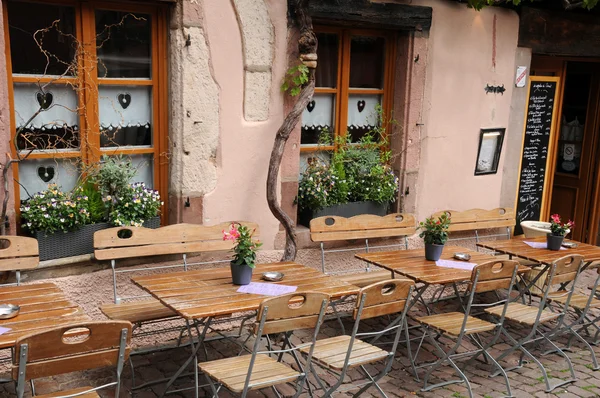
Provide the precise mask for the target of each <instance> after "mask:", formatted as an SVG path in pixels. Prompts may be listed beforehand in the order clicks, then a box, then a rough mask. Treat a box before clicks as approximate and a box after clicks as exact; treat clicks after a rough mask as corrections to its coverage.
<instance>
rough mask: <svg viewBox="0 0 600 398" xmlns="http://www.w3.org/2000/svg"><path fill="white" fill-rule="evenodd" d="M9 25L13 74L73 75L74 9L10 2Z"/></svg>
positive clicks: (74, 46) (75, 45)
mask: <svg viewBox="0 0 600 398" xmlns="http://www.w3.org/2000/svg"><path fill="white" fill-rule="evenodd" d="M32 10H34V11H33V12H32ZM8 25H9V34H10V56H11V61H12V72H13V73H17V74H37V75H41V74H44V75H62V74H64V73H65V72H68V74H73V73H72V72H73V71H72V69H74V66H75V63H74V62H73V60H74V57H75V53H76V48H77V44H76V41H75V39H74V38H73V36H74V35H75V10H74V9H73V7H65V6H56V5H48V4H38V3H36V4H32V3H21V2H9V3H8ZM36 40H37V43H36ZM38 43H39V45H38ZM40 47H41V48H40ZM44 52H47V54H48V55H49V57H48V58H46V56H45V55H44ZM69 67H71V70H69Z"/></svg>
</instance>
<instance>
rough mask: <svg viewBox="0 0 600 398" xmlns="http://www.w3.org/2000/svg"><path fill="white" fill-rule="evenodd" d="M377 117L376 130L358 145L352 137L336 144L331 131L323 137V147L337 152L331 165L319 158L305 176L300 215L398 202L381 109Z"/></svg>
mask: <svg viewBox="0 0 600 398" xmlns="http://www.w3.org/2000/svg"><path fill="white" fill-rule="evenodd" d="M376 117H377V121H376V123H375V127H374V128H373V129H371V131H369V132H367V133H366V134H365V135H363V136H362V137H361V138H360V139H359V141H358V142H356V143H353V142H352V141H351V138H350V137H349V134H347V135H346V137H336V138H335V139H334V140H332V139H331V134H330V133H329V131H327V130H324V131H323V132H322V133H321V135H320V136H319V144H323V145H327V146H330V145H331V144H332V143H333V145H334V146H335V148H336V149H335V150H334V151H330V156H331V160H330V162H329V164H327V163H325V162H324V161H321V160H319V159H318V158H317V159H315V160H313V161H312V162H309V165H308V167H307V168H306V170H305V171H304V172H303V173H302V176H301V177H300V184H299V188H298V197H297V200H296V203H297V204H298V207H299V209H300V211H302V210H305V209H309V210H319V209H322V208H323V207H326V206H332V205H335V204H341V203H348V202H361V201H375V202H378V203H390V202H393V201H395V200H396V197H397V194H398V188H399V185H398V184H399V181H398V177H397V176H396V175H395V174H394V171H393V169H392V166H391V160H392V153H391V151H390V150H389V149H388V145H387V142H385V141H383V140H384V137H385V136H386V135H385V130H384V129H385V127H384V126H385V123H383V112H382V110H381V108H378V109H377V110H376Z"/></svg>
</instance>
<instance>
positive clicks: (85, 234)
mask: <svg viewBox="0 0 600 398" xmlns="http://www.w3.org/2000/svg"><path fill="white" fill-rule="evenodd" d="M111 227H112V226H111V225H110V224H108V223H104V222H103V223H98V224H90V225H84V226H83V227H81V228H80V229H78V230H77V231H70V232H55V233H53V234H46V233H45V232H36V233H34V234H33V237H34V238H36V239H37V241H38V246H39V250H40V261H45V260H54V259H56V258H64V257H73V256H81V255H83V254H90V253H93V252H94V232H96V231H100V230H103V229H107V228H111ZM144 227H146V228H152V229H156V228H158V227H160V217H153V218H151V219H149V220H146V221H144Z"/></svg>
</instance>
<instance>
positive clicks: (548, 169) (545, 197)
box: [515, 76, 562, 235]
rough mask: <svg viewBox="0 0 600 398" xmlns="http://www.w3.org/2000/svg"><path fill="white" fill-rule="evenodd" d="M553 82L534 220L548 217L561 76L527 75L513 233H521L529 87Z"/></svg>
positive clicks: (529, 97)
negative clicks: (520, 202) (536, 211)
mask: <svg viewBox="0 0 600 398" xmlns="http://www.w3.org/2000/svg"><path fill="white" fill-rule="evenodd" d="M540 82H541V83H555V84H556V88H555V90H554V97H553V99H552V100H553V107H552V118H551V122H550V134H549V137H548V149H547V153H546V164H545V167H544V176H543V177H544V183H543V185H542V192H541V194H540V196H541V197H540V202H541V203H540V212H539V214H540V216H539V218H538V219H537V220H534V221H542V220H543V221H545V219H546V218H548V212H549V202H550V198H551V196H552V183H553V180H554V167H553V166H554V163H553V162H554V152H555V151H556V145H557V142H556V141H557V138H558V137H557V133H556V126H557V121H558V116H559V113H560V112H559V110H560V101H559V100H560V98H561V92H562V91H561V90H562V87H561V78H560V77H558V76H556V77H555V76H529V79H528V81H527V97H526V99H527V100H526V104H525V117H524V123H523V136H522V141H521V151H520V154H521V155H520V157H519V168H518V173H519V179H518V183H517V189H516V200H515V217H516V218H517V225H516V230H515V235H517V234H520V233H522V230H521V228H520V226H519V225H518V223H519V218H518V213H519V197H520V193H521V177H522V174H523V157H524V156H523V155H524V153H523V151H524V149H525V142H526V140H527V138H528V137H527V132H528V129H527V121H528V118H529V108H530V99H531V94H532V93H531V88H532V86H533V84H534V83H540Z"/></svg>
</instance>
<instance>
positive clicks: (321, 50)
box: [301, 27, 395, 157]
mask: <svg viewBox="0 0 600 398" xmlns="http://www.w3.org/2000/svg"><path fill="white" fill-rule="evenodd" d="M315 30H316V32H317V38H318V40H319V46H318V64H317V70H316V76H315V77H316V88H315V94H314V96H313V98H312V100H311V101H310V103H309V104H308V106H307V107H306V109H305V110H304V112H303V114H302V133H301V151H302V152H303V155H304V156H303V157H306V156H307V155H309V154H307V153H306V152H313V151H316V150H319V149H328V150H331V149H333V146H327V145H325V146H323V145H322V142H321V143H320V141H319V137H320V135H321V133H322V132H323V131H327V132H329V133H330V134H331V135H332V136H334V137H347V136H348V135H349V136H350V138H351V141H352V142H357V141H359V140H360V138H361V137H362V136H364V135H365V134H366V133H368V132H370V131H372V130H373V129H374V128H375V127H376V126H377V125H378V123H379V122H380V117H379V115H378V111H377V109H378V108H379V107H381V110H382V111H383V115H384V117H386V116H389V115H390V111H391V107H392V86H393V73H394V58H395V52H394V48H395V35H394V33H393V32H386V31H376V30H358V29H342V28H333V27H317V28H316V29H315ZM375 138H377V139H379V140H380V141H382V142H385V141H386V140H387V137H375ZM309 156H310V155H309Z"/></svg>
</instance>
